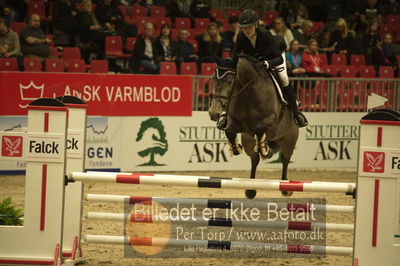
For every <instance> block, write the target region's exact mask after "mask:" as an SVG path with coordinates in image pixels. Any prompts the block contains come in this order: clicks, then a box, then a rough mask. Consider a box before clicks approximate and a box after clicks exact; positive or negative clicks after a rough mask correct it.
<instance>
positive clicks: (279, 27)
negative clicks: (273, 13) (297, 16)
mask: <svg viewBox="0 0 400 266" xmlns="http://www.w3.org/2000/svg"><path fill="white" fill-rule="evenodd" d="M269 32H271V34H272V35H273V36H276V35H278V36H282V37H283V39H284V40H285V43H286V47H288V48H289V46H290V43H291V42H292V41H293V34H292V31H291V30H290V29H288V28H287V27H286V25H285V21H284V20H283V18H281V17H278V18H276V19H275V20H274V21H273V22H272V27H271V29H270V30H269Z"/></svg>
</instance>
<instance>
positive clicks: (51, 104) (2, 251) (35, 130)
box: [0, 98, 68, 265]
mask: <svg viewBox="0 0 400 266" xmlns="http://www.w3.org/2000/svg"><path fill="white" fill-rule="evenodd" d="M67 114H68V110H67V107H66V106H65V105H64V104H63V103H62V102H60V101H58V100H55V99H52V98H41V99H37V100H35V101H33V102H32V103H31V104H30V105H29V106H28V129H27V133H26V134H24V133H21V136H20V137H21V138H23V147H22V149H21V151H22V152H23V153H24V156H23V157H24V158H25V160H26V178H25V207H24V225H23V226H0V263H2V264H6V265H10V264H41V265H60V263H61V248H62V247H61V245H62V231H63V206H64V182H65V178H64V177H65V167H64V166H65V164H64V163H65V154H66V153H65V146H66V134H67V131H66V130H67ZM8 136H9V134H8V132H2V133H1V137H2V138H7V137H8ZM14 136H15V135H14ZM2 159H7V158H6V157H5V156H2Z"/></svg>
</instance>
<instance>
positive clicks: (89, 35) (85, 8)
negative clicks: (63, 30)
mask: <svg viewBox="0 0 400 266" xmlns="http://www.w3.org/2000/svg"><path fill="white" fill-rule="evenodd" d="M92 7H93V5H92V1H90V0H84V1H82V11H81V12H79V13H78V15H77V17H76V20H77V25H78V33H79V39H80V41H81V42H82V43H86V44H89V45H92V46H93V49H94V52H95V53H96V55H97V58H98V59H103V58H104V57H105V55H104V53H105V40H106V36H107V33H106V32H104V31H108V30H112V28H111V26H110V25H104V26H101V25H100V23H99V21H98V20H97V19H96V16H95V15H94V13H93V11H92Z"/></svg>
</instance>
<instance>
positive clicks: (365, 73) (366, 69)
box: [359, 66, 376, 78]
mask: <svg viewBox="0 0 400 266" xmlns="http://www.w3.org/2000/svg"><path fill="white" fill-rule="evenodd" d="M359 72H360V78H375V77H376V73H375V68H374V66H360V69H359Z"/></svg>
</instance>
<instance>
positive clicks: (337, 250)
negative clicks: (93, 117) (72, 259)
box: [83, 235, 353, 256]
mask: <svg viewBox="0 0 400 266" xmlns="http://www.w3.org/2000/svg"><path fill="white" fill-rule="evenodd" d="M83 239H84V241H85V242H87V243H95V244H114V245H131V246H151V247H183V246H190V245H192V246H196V247H200V248H203V249H223V250H241V249H243V247H248V251H247V252H250V251H251V250H255V249H256V248H257V249H261V250H264V251H265V253H266V254H268V253H270V252H279V253H298V254H320V255H341V256H351V255H352V253H353V248H351V247H333V246H314V245H300V244H292V245H290V244H277V243H255V242H235V241H232V242H229V241H226V242H225V241H222V242H220V241H211V240H183V239H171V238H147V237H143V238H142V237H128V236H105V235H84V236H83Z"/></svg>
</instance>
